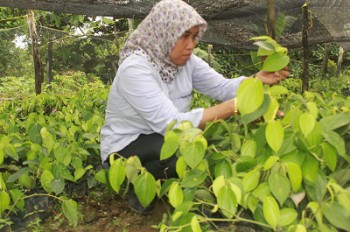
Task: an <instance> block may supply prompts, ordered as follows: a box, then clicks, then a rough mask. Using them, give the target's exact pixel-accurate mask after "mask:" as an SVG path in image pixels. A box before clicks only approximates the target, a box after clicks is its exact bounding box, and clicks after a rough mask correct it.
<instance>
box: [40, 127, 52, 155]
mask: <svg viewBox="0 0 350 232" xmlns="http://www.w3.org/2000/svg"><path fill="white" fill-rule="evenodd" d="M40 135H41V139H42V143H43V144H42V145H43V147H45V148H46V149H47V150H48V152H49V153H51V151H52V149H53V147H54V144H55V141H54V137H53V136H52V134H51V133H50V132H49V131H48V129H47V128H46V127H43V128H41V130H40Z"/></svg>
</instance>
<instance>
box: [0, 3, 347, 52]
mask: <svg viewBox="0 0 350 232" xmlns="http://www.w3.org/2000/svg"><path fill="white" fill-rule="evenodd" d="M156 2H158V1H157V0H69V1H68V0H35V1H34V0H16V1H13V0H0V6H5V7H16V8H22V9H38V10H47V11H54V12H58V13H72V14H83V15H88V16H114V17H116V18H124V17H127V18H138V19H142V18H144V17H145V16H146V15H147V14H148V12H149V11H150V9H151V8H152V6H153V5H154V4H155V3H156ZM186 2H188V3H189V4H190V5H192V6H193V7H194V8H196V9H197V11H198V12H199V13H200V14H201V15H202V16H203V17H204V18H205V19H206V20H207V22H208V25H209V27H208V31H207V33H206V35H205V37H204V40H205V41H206V42H209V43H213V44H219V45H225V46H229V47H238V48H250V47H251V46H252V43H251V41H249V39H250V38H251V37H254V36H259V35H264V34H266V29H265V28H266V18H267V1H266V0H215V1H213V0H186ZM275 3H276V19H277V21H276V29H277V30H278V31H281V33H277V35H278V37H277V40H278V41H279V42H280V43H281V44H282V45H284V46H287V47H300V46H301V38H302V34H301V31H302V6H303V5H304V4H305V3H307V5H308V9H309V12H310V28H309V33H308V36H309V44H311V45H313V44H319V43H328V42H337V43H340V44H341V46H343V47H344V48H345V49H350V1H349V0H307V1H305V0H275Z"/></svg>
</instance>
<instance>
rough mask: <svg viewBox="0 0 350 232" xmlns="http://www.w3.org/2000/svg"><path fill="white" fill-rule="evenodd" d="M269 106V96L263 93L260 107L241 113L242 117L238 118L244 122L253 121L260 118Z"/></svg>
mask: <svg viewBox="0 0 350 232" xmlns="http://www.w3.org/2000/svg"><path fill="white" fill-rule="evenodd" d="M269 106H270V97H269V95H268V94H264V100H263V102H262V104H261V105H260V107H259V108H258V109H257V110H255V111H254V112H252V113H250V114H246V115H242V117H241V118H240V121H241V122H242V123H244V124H248V123H251V122H253V121H254V120H257V119H259V118H261V117H262V116H263V115H264V114H265V113H266V111H267V110H268V108H269Z"/></svg>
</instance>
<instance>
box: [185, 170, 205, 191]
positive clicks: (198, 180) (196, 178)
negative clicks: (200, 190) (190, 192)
mask: <svg viewBox="0 0 350 232" xmlns="http://www.w3.org/2000/svg"><path fill="white" fill-rule="evenodd" d="M207 176H208V175H207V173H206V172H205V171H200V170H191V171H186V172H185V173H184V177H183V179H182V181H181V186H182V187H184V188H193V187H196V186H198V185H200V184H202V183H203V182H204V181H205V179H206V178H207Z"/></svg>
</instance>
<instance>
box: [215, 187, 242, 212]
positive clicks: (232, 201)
mask: <svg viewBox="0 0 350 232" xmlns="http://www.w3.org/2000/svg"><path fill="white" fill-rule="evenodd" d="M217 200H218V205H219V208H220V209H221V212H222V213H223V214H224V215H225V217H227V218H232V217H233V216H234V215H235V213H236V211H237V206H238V204H237V198H236V195H235V193H234V192H233V191H232V189H231V187H230V186H227V185H225V186H223V187H222V188H221V189H220V190H219V194H218V197H217Z"/></svg>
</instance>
